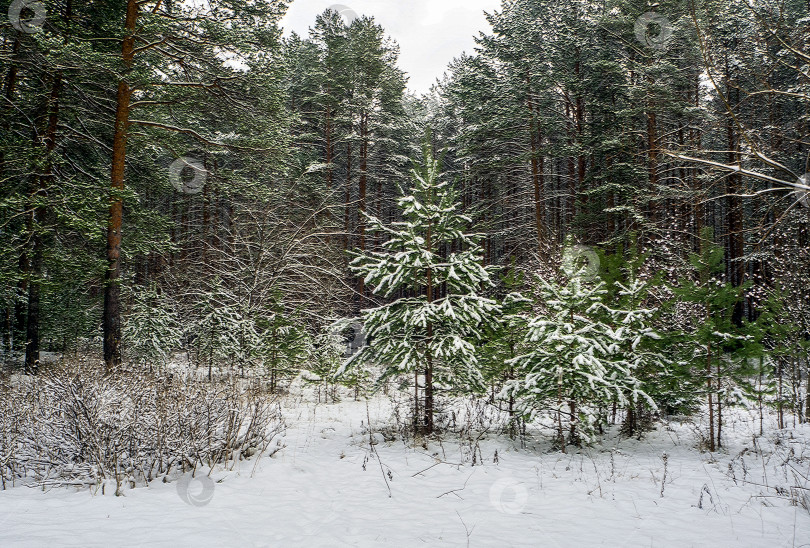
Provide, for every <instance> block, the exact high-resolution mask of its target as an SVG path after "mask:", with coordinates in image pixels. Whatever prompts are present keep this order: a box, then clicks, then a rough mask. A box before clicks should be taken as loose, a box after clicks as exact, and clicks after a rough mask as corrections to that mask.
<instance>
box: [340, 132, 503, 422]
mask: <svg viewBox="0 0 810 548" xmlns="http://www.w3.org/2000/svg"><path fill="white" fill-rule="evenodd" d="M412 176H413V177H412V178H413V188H412V189H411V190H410V192H408V193H404V192H403V194H404V195H403V197H402V198H400V199H399V200H398V205H399V209H400V211H401V215H402V218H403V219H404V221H401V222H395V223H393V224H392V225H391V226H386V225H384V224H383V223H382V222H381V221H380V220H379V219H377V218H376V217H373V216H370V215H369V216H367V218H368V224H369V230H370V231H372V232H376V233H379V234H382V235H383V236H384V237H385V238H386V241H385V243H384V244H383V245H382V251H366V252H363V253H361V254H358V255H357V256H356V257H355V258H354V260H353V261H352V262H351V269H352V271H353V272H354V273H355V274H357V275H360V276H363V277H364V278H365V284H366V285H367V286H369V287H371V288H372V289H373V291H374V293H375V294H376V295H377V296H379V297H380V298H382V299H391V298H392V297H394V295H401V296H399V298H397V299H396V300H393V301H392V302H389V303H388V304H384V305H382V306H379V307H376V308H371V309H367V310H364V311H363V322H364V325H365V329H366V333H367V337H368V341H369V344H367V346H366V347H365V348H363V350H361V352H359V353H358V354H356V355H355V356H354V357H353V359H350V360H348V361H347V363H346V364H345V366H344V368H343V370H346V369H348V368H350V367H353V366H354V365H356V364H357V363H359V362H362V361H372V362H375V363H376V364H378V365H380V366H381V367H382V376H381V379H380V380H381V381H382V380H384V379H387V378H389V377H391V376H394V375H401V374H411V375H414V382H415V385H416V386H415V387H414V390H415V397H414V400H415V405H414V411H415V413H414V419H415V420H414V423H415V427H416V428H417V429H419V430H422V431H424V432H425V433H430V432H432V431H433V428H434V411H435V404H434V389H452V390H456V391H459V392H463V391H473V390H480V389H481V388H482V387H483V385H484V382H483V378H482V375H481V372H480V370H479V364H478V357H477V351H476V345H477V344H479V343H480V342H481V341H482V339H483V338H484V333H485V329H486V327H487V326H488V325H490V324H491V323H492V322H493V321H494V318H495V313H496V311H497V309H498V305H497V303H496V302H495V301H493V300H492V299H489V298H486V297H483V296H481V292H482V291H483V290H485V289H486V288H488V287H490V286H491V285H492V282H491V279H490V270H489V269H488V268H485V267H484V266H482V263H483V258H482V257H483V254H482V251H481V248H480V246H479V239H480V238H479V237H478V236H477V235H474V234H468V233H466V232H465V231H466V229H467V227H468V226H469V225H470V223H471V219H470V218H469V217H467V216H465V215H462V214H461V213H459V211H458V207H459V204H458V202H457V196H456V192H455V191H454V190H453V188H452V187H451V186H450V185H449V184H448V183H446V182H441V181H440V180H439V179H440V162H439V160H438V159H436V158H435V157H434V155H433V152H432V151H431V149H430V146H429V145H427V144H426V145H424V147H423V162H422V163H421V165H419V166H417V167H416V168H415V169H414V170H413V171H412ZM420 374H423V375H424V399H423V405H422V409H421V410H420V409H419V396H418V392H419V375H420Z"/></svg>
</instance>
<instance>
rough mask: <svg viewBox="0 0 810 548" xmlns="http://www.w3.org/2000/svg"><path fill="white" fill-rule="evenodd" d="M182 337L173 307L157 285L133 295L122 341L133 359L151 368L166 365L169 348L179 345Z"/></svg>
mask: <svg viewBox="0 0 810 548" xmlns="http://www.w3.org/2000/svg"><path fill="white" fill-rule="evenodd" d="M182 338H183V330H182V328H181V326H180V321H179V318H178V316H177V313H176V311H175V307H174V306H173V303H171V302H170V301H169V299H167V298H166V297H165V295H163V294H162V293H161V292H160V291H158V289H157V286H155V285H151V286H149V288H147V289H145V290H143V291H140V292H138V293H136V294H135V295H134V301H133V303H132V307H131V309H130V311H129V314H128V315H127V318H126V322H125V323H124V343H125V347H126V351H127V354H128V355H129V356H130V357H131V359H132V360H133V361H135V362H136V363H139V364H142V365H147V366H149V368H150V369H151V368H152V367H156V368H158V369H160V367H165V366H166V365H167V364H168V362H169V358H170V356H171V352H172V350H175V349H177V348H180V346H181V344H182Z"/></svg>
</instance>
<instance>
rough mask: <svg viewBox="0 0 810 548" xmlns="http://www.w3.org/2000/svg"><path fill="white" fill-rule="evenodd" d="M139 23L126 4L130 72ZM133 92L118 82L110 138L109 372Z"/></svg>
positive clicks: (131, 4)
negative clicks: (122, 193)
mask: <svg viewBox="0 0 810 548" xmlns="http://www.w3.org/2000/svg"><path fill="white" fill-rule="evenodd" d="M137 21H138V2H137V0H127V14H126V21H125V24H124V27H125V29H126V33H125V36H124V40H123V42H122V44H121V57H122V60H123V63H124V67H125V70H126V71H127V72H129V70H131V69H132V62H133V59H134V55H135V25H136V24H137ZM131 96H132V89H131V88H130V85H129V82H127V80H126V79H122V80H121V81H120V82H118V95H117V97H116V112H115V134H114V137H113V155H112V171H111V176H110V187H111V197H110V212H109V220H108V224H107V270H106V273H105V280H104V281H105V284H104V322H103V324H104V363H105V364H106V367H107V371H108V372H111V371H113V370H114V369H116V368H117V367H118V366H119V365H120V364H121V286H120V281H119V279H120V277H121V240H122V229H123V213H124V203H123V198H122V196H121V192H122V191H123V190H124V172H125V168H126V155H127V152H126V151H127V136H128V133H129V105H130V99H131Z"/></svg>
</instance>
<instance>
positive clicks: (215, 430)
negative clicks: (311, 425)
mask: <svg viewBox="0 0 810 548" xmlns="http://www.w3.org/2000/svg"><path fill="white" fill-rule="evenodd" d="M103 373H104V371H103V369H102V368H101V367H100V366H84V367H81V368H80V367H77V366H66V367H64V368H61V369H56V370H53V371H50V372H46V373H44V374H42V375H41V376H39V377H10V378H6V379H4V380H0V482H2V487H3V488H5V487H7V486H9V484H16V483H22V484H28V485H77V486H81V485H93V484H96V483H98V482H101V481H102V480H106V479H114V480H116V482H117V485H118V486H119V488H120V486H121V485H124V484H129V485H130V486H134V485H143V484H146V483H149V482H150V481H152V480H154V479H156V478H159V477H165V476H166V475H168V474H170V473H172V472H174V471H178V470H179V471H186V470H189V469H195V468H196V467H197V466H199V465H204V466H207V467H213V466H214V465H216V464H223V465H225V466H228V464H229V463H230V464H231V465H233V463H234V462H235V461H237V460H240V459H242V458H245V457H249V456H252V455H254V454H256V453H257V452H262V451H265V450H266V449H267V448H268V447H270V445H271V444H272V443H274V439H275V438H276V436H277V435H278V434H280V433H281V431H282V430H283V428H284V422H283V419H282V417H281V413H280V409H279V408H278V405H277V403H275V402H274V401H273V400H271V399H268V398H266V397H265V395H264V394H262V393H261V392H260V391H259V390H258V389H256V388H255V387H253V386H243V385H241V384H239V383H238V382H237V381H233V382H223V383H217V384H211V383H200V382H194V381H188V382H186V381H183V380H181V379H178V378H177V377H174V378H173V377H171V376H159V375H156V374H151V373H147V372H144V371H137V372H134V371H121V372H118V373H115V374H112V375H108V376H104V375H103Z"/></svg>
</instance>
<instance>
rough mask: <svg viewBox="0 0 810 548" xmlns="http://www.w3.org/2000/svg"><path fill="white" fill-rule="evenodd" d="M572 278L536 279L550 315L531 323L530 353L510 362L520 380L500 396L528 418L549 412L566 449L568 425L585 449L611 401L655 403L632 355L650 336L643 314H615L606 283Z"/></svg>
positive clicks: (573, 439)
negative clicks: (607, 298)
mask: <svg viewBox="0 0 810 548" xmlns="http://www.w3.org/2000/svg"><path fill="white" fill-rule="evenodd" d="M587 268H588V267H587V266H586V267H585V269H587ZM583 270H584V269H583ZM573 274H574V275H573V276H571V278H570V279H569V280H568V281H567V283H565V284H560V283H557V282H554V281H547V280H544V279H542V278H540V279H538V291H539V295H538V297H539V303H540V304H541V305H542V307H543V308H544V309H545V313H544V314H542V315H540V316H537V317H535V318H533V319H531V321H530V322H529V324H528V327H527V330H526V335H525V338H524V341H523V348H524V352H523V353H522V354H521V355H519V356H517V357H515V358H513V359H512V360H510V363H511V364H513V365H514V367H515V370H516V378H515V380H513V381H510V382H508V383H506V386H505V388H504V390H503V391H502V392H501V397H503V398H515V399H517V400H518V402H519V405H520V407H521V409H522V411H523V413H524V415H525V416H526V417H527V418H528V419H529V420H532V419H534V418H535V417H536V416H538V415H539V414H541V413H545V412H549V411H550V412H551V413H552V416H553V418H554V419H555V421H556V428H557V437H558V443H559V444H560V447H561V449H562V450H563V451H564V450H565V444H566V440H565V430H566V427H565V424H564V423H565V422H567V423H568V430H569V432H570V435H569V441H570V442H571V443H580V442H581V441H583V440H585V441H588V440H590V439H591V438H592V436H593V434H594V431H595V428H596V427H597V426H598V424H599V423H600V422H601V421H603V420H604V419H603V415H604V409H606V408H607V406H608V405H610V404H612V403H613V402H616V403H617V404H618V405H621V406H623V407H626V406H628V405H631V404H635V402H637V401H638V399H639V398H643V399H645V400H646V401H648V403H649V404H650V405H652V406H654V405H655V404H654V403H653V402H652V400H650V399H649V397H648V396H647V395H646V394H645V393H644V392H643V390H642V389H641V383H640V381H639V379H638V378H637V377H636V376H635V369H636V367H637V366H638V364H639V361H638V359H637V357H636V356H635V355H634V353H633V352H632V349H633V348H635V347H637V344H638V342H640V340H641V339H643V338H644V337H647V336H650V335H651V333H650V332H649V331H648V330H647V329H646V327H642V328H639V326H638V325H637V322H636V321H635V320H633V318H635V317H638V316H639V315H640V314H641V312H640V311H633V312H628V311H622V310H615V309H612V308H609V307H608V306H606V305H605V303H604V301H603V298H604V296H605V295H606V293H607V289H606V287H605V283H604V282H603V281H602V280H601V279H598V278H597V279H595V280H593V281H590V277H589V276H586V275H583V271H580V272H575V273H573Z"/></svg>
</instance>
